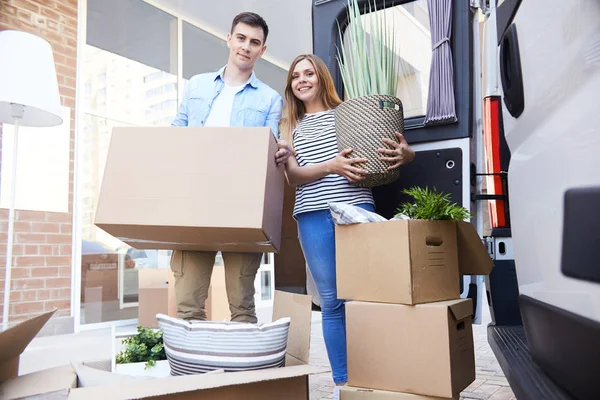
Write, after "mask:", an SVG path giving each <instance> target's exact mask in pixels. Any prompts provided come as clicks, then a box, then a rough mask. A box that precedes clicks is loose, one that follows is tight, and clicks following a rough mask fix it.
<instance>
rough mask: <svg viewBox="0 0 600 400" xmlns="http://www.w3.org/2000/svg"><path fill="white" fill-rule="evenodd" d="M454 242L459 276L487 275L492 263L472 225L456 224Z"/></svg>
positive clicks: (461, 222) (466, 223) (468, 223)
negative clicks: (456, 247) (456, 246)
mask: <svg viewBox="0 0 600 400" xmlns="http://www.w3.org/2000/svg"><path fill="white" fill-rule="evenodd" d="M456 242H457V245H458V267H459V270H460V274H461V275H489V273H490V272H491V271H492V268H493V267H494V262H493V261H492V258H491V257H490V255H489V253H488V251H487V248H486V247H485V245H484V244H483V241H482V240H481V237H480V236H479V234H478V233H477V231H476V230H475V226H473V224H472V223H470V222H465V221H457V222H456Z"/></svg>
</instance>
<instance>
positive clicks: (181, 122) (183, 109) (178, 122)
mask: <svg viewBox="0 0 600 400" xmlns="http://www.w3.org/2000/svg"><path fill="white" fill-rule="evenodd" d="M189 89H190V81H188V82H187V84H186V85H185V89H184V90H183V98H182V99H181V105H180V106H179V112H178V113H177V115H176V116H175V119H174V120H173V122H171V126H188V100H189V98H190V95H189Z"/></svg>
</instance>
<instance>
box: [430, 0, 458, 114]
mask: <svg viewBox="0 0 600 400" xmlns="http://www.w3.org/2000/svg"><path fill="white" fill-rule="evenodd" d="M427 7H428V8H429V23H430V25H431V46H432V54H431V70H430V76H429V96H428V98H427V113H426V115H425V125H436V124H443V123H448V122H455V121H456V105H455V102H454V66H453V64H452V49H451V48H450V37H451V34H452V0H427Z"/></svg>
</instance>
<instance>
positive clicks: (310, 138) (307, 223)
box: [280, 54, 414, 398]
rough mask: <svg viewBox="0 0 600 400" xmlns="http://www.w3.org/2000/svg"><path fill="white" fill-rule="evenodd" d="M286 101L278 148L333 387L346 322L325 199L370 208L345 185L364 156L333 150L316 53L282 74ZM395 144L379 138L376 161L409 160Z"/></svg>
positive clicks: (330, 98)
mask: <svg viewBox="0 0 600 400" xmlns="http://www.w3.org/2000/svg"><path fill="white" fill-rule="evenodd" d="M285 99H286V103H287V107H286V111H285V114H284V118H283V120H282V124H281V125H282V126H281V133H282V135H283V137H284V138H285V139H286V140H285V141H284V140H282V141H280V146H283V147H287V146H288V143H286V141H287V142H289V143H291V144H292V147H293V149H294V153H293V155H292V156H291V157H290V158H289V160H288V162H287V164H286V174H287V178H288V181H289V183H290V184H291V185H295V186H296V203H295V205H294V218H295V219H296V221H297V223H298V235H299V239H300V244H301V246H302V250H303V252H304V256H305V259H306V262H307V264H308V268H309V269H310V272H311V275H312V276H313V279H314V281H315V285H316V287H317V291H318V292H319V296H320V298H321V310H322V315H323V336H324V339H325V346H326V348H327V355H328V357H329V361H330V363H331V368H332V373H333V380H334V382H335V384H336V385H337V386H336V391H335V392H334V398H338V396H339V386H341V385H343V384H344V383H345V382H346V381H347V380H348V374H347V367H346V321H345V313H344V302H343V301H342V300H339V299H338V298H337V290H336V280H335V236H334V223H333V221H332V218H331V214H330V212H329V207H328V203H330V202H344V203H347V204H353V205H356V206H358V207H362V208H364V209H366V210H369V211H374V209H375V207H374V201H373V196H372V194H371V190H370V189H369V188H360V187H356V186H353V185H351V184H350V182H357V181H360V180H361V179H364V177H363V174H364V173H365V172H366V171H365V170H363V169H361V168H359V167H357V166H355V165H353V164H355V163H361V162H366V161H367V160H366V159H364V158H354V159H349V158H346V156H347V155H349V154H350V153H352V149H344V150H343V151H341V152H340V153H339V154H338V151H337V141H336V134H335V120H334V114H333V109H334V108H335V107H336V106H337V105H339V104H340V103H341V100H340V98H339V97H338V95H337V93H336V91H335V88H334V84H333V79H332V78H331V75H330V74H329V71H328V70H327V67H326V66H325V63H324V62H323V61H322V60H321V59H320V58H318V57H317V56H314V55H310V54H306V55H300V56H298V57H296V59H295V60H294V61H293V62H292V65H291V67H290V70H289V72H288V76H287V83H286V88H285ZM396 136H397V137H398V139H399V141H400V143H399V144H398V143H395V142H394V141H392V140H389V139H382V140H383V142H384V143H385V144H387V145H389V146H390V148H389V149H388V148H385V149H384V148H381V149H379V152H380V153H381V159H382V160H386V161H389V162H391V163H393V165H392V166H391V167H390V168H397V167H399V166H400V165H402V164H405V163H407V162H410V161H412V159H413V158H414V152H413V151H412V150H411V149H410V147H409V146H408V144H407V143H406V141H405V140H404V137H403V136H402V135H401V134H399V133H397V132H396Z"/></svg>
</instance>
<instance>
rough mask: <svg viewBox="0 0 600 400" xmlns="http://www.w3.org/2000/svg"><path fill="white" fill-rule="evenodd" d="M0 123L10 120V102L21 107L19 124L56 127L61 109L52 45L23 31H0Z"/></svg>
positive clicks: (59, 120)
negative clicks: (22, 110)
mask: <svg viewBox="0 0 600 400" xmlns="http://www.w3.org/2000/svg"><path fill="white" fill-rule="evenodd" d="M0 60H2V61H1V62H0V122H4V123H9V124H12V123H14V118H13V111H12V104H20V105H22V106H24V113H23V116H22V118H21V119H20V120H19V125H21V126H35V127H44V126H56V125H60V124H61V123H62V117H61V115H62V110H61V105H60V95H59V93H58V82H57V80H56V68H55V66H54V57H53V56H52V47H51V46H50V44H49V43H48V42H47V41H45V40H44V39H42V38H40V37H38V36H35V35H32V34H30V33H26V32H20V31H12V30H5V31H0Z"/></svg>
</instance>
